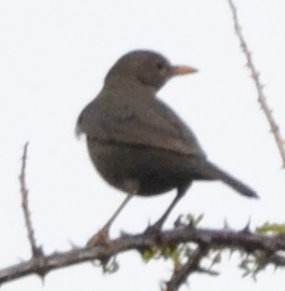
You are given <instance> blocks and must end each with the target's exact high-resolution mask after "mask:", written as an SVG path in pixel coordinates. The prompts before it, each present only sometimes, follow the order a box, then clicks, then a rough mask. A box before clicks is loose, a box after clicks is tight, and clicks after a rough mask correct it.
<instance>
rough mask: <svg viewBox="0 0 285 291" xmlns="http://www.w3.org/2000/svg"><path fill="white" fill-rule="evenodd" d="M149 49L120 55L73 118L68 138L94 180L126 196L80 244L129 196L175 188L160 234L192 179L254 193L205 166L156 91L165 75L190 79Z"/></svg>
mask: <svg viewBox="0 0 285 291" xmlns="http://www.w3.org/2000/svg"><path fill="white" fill-rule="evenodd" d="M197 71H198V70H197V69H195V68H194V67H190V66H180V65H172V64H171V63H170V61H169V60H168V59H167V58H166V57H164V56H163V55H162V54H160V53H158V52H155V51H151V50H144V49H139V50H134V51H131V52H129V53H126V54H125V55H123V56H122V57H121V58H119V59H118V61H117V62H116V63H115V64H114V65H113V66H112V67H111V69H110V70H109V72H108V73H107V75H106V77H105V80H104V85H103V88H102V90H101V91H100V92H99V94H98V95H97V97H96V98H95V99H94V100H92V101H91V102H90V103H89V104H87V106H86V107H85V108H84V109H83V110H82V112H81V113H80V115H79V117H78V120H77V125H76V134H77V135H78V136H80V135H81V134H85V136H86V141H87V148H88V153H89V156H90V159H91V161H92V163H93V164H94V166H95V168H96V169H97V171H98V172H99V174H100V175H101V176H102V177H103V179H105V181H107V183H109V184H110V185H112V186H113V187H115V188H117V189H119V190H121V191H123V192H125V193H126V194H127V196H126V198H125V200H124V201H123V203H122V204H121V205H120V207H119V208H118V209H117V211H116V212H115V213H114V214H113V215H112V217H111V218H110V219H109V220H108V222H107V223H106V224H105V225H104V227H103V228H102V229H101V230H100V231H99V232H98V233H96V234H95V235H94V236H92V238H91V239H90V240H89V242H88V243H87V245H88V246H94V245H96V244H97V243H99V242H100V241H107V240H108V239H109V230H110V227H111V224H112V223H113V221H114V220H115V218H116V217H117V216H118V215H119V213H120V212H121V211H122V209H123V208H124V207H125V205H126V204H127V203H128V202H129V200H130V199H131V198H132V197H134V196H135V195H139V196H146V197H151V196H154V195H159V194H162V193H167V192H169V191H170V190H173V189H176V196H175V198H174V199H173V201H172V202H171V204H170V205H169V206H168V208H167V209H166V211H165V212H164V213H163V215H162V216H161V217H160V219H158V220H157V222H156V223H154V224H153V225H152V226H150V229H151V230H152V231H153V230H160V229H161V228H162V225H163V223H164V222H165V220H166V218H167V217H168V215H169V213H170V212H171V210H172V209H173V208H174V206H175V205H176V204H177V202H178V201H179V200H180V199H181V198H182V197H183V196H184V194H185V193H186V192H187V190H188V188H189V187H190V186H191V184H192V183H193V182H194V181H199V180H200V181H216V180H219V181H222V182H223V183H225V184H227V185H228V186H230V187H231V188H233V189H234V190H235V191H236V192H238V193H239V194H241V195H244V196H247V197H250V198H258V195H257V193H256V192H255V191H254V190H253V189H251V188H250V187H249V186H247V185H246V184H244V183H243V182H241V181H239V180H238V179H236V178H235V177H233V176H232V175H230V174H228V173H227V172H226V171H224V170H222V169H221V168H219V167H218V166H216V165H215V164H213V163H211V162H210V161H209V160H208V158H207V156H206V154H205V152H204V150H203V149H202V147H201V145H200V143H199V141H198V139H197V137H196V135H195V134H194V132H193V131H192V130H191V129H190V127H189V126H188V125H187V124H186V123H185V122H184V121H183V120H182V119H181V118H180V117H179V116H178V114H177V113H175V112H174V111H173V110H172V109H171V108H170V107H169V106H168V105H167V104H166V103H165V102H163V101H162V100H161V99H160V98H158V97H157V93H158V91H159V90H160V89H161V88H162V87H163V86H164V85H165V84H166V83H167V82H168V81H169V80H170V79H171V78H173V77H175V76H182V75H187V74H194V73H196V72H197Z"/></svg>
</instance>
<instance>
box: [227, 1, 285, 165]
mask: <svg viewBox="0 0 285 291" xmlns="http://www.w3.org/2000/svg"><path fill="white" fill-rule="evenodd" d="M228 3H229V5H230V8H231V11H232V16H233V21H234V27H235V32H236V35H237V37H238V39H239V42H240V46H241V49H242V51H243V53H244V55H245V57H246V59H247V66H248V68H249V70H250V71H251V76H252V79H253V81H254V84H255V87H256V90H257V94H258V102H259V104H260V106H261V109H262V111H263V112H264V114H265V116H266V119H267V121H268V123H269V126H270V129H271V132H272V134H273V136H274V139H275V142H276V144H277V147H278V150H279V153H280V156H281V159H282V164H283V165H282V167H283V168H285V147H284V139H283V138H282V135H281V132H280V129H279V126H278V124H277V122H276V121H275V119H274V117H273V114H272V110H271V109H270V107H269V105H268V103H267V99H266V96H265V94H264V92H263V87H264V86H263V85H262V84H261V82H260V78H259V73H258V71H257V69H256V67H255V64H254V62H253V59H252V55H251V52H250V50H249V48H248V45H247V43H246V41H245V38H244V36H243V34H242V29H241V26H240V24H239V23H240V22H239V18H238V14H237V8H236V6H235V5H234V3H233V1H232V0H228Z"/></svg>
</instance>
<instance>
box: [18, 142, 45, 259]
mask: <svg viewBox="0 0 285 291" xmlns="http://www.w3.org/2000/svg"><path fill="white" fill-rule="evenodd" d="M28 146H29V143H28V142H27V143H26V144H25V145H24V150H23V156H22V166H21V173H20V176H19V180H20V192H21V196H22V209H23V213H24V219H25V225H26V228H27V232H28V239H29V242H30V246H31V251H32V255H33V257H35V256H38V255H40V254H41V249H40V248H39V247H37V245H36V240H35V236H34V230H33V226H32V221H31V214H30V210H29V200H28V198H29V197H28V196H29V191H28V189H27V185H26V163H27V153H28Z"/></svg>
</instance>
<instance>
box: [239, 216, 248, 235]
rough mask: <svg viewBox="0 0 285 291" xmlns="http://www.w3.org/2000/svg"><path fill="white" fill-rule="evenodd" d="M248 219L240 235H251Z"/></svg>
mask: <svg viewBox="0 0 285 291" xmlns="http://www.w3.org/2000/svg"><path fill="white" fill-rule="evenodd" d="M250 223H251V221H250V218H249V219H248V222H247V224H246V225H245V227H244V228H243V229H242V230H241V231H240V232H241V233H251V232H250Z"/></svg>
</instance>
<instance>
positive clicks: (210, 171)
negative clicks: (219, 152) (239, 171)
mask: <svg viewBox="0 0 285 291" xmlns="http://www.w3.org/2000/svg"><path fill="white" fill-rule="evenodd" d="M205 167H206V171H205V172H206V173H207V177H208V178H209V179H214V180H221V181H223V182H224V183H226V184H227V185H229V186H230V187H232V188H233V189H235V190H236V191H237V192H239V193H240V194H242V195H244V196H247V197H251V198H259V197H258V195H257V193H256V192H255V191H254V190H252V189H251V188H250V187H249V186H247V185H245V184H244V183H242V182H241V181H239V180H237V179H236V178H234V177H233V176H231V175H229V174H228V173H226V172H225V171H223V170H221V169H220V168H218V167H217V166H215V165H214V164H212V163H210V162H207V164H206V165H205Z"/></svg>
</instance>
